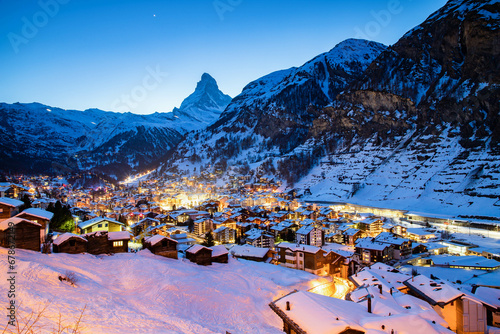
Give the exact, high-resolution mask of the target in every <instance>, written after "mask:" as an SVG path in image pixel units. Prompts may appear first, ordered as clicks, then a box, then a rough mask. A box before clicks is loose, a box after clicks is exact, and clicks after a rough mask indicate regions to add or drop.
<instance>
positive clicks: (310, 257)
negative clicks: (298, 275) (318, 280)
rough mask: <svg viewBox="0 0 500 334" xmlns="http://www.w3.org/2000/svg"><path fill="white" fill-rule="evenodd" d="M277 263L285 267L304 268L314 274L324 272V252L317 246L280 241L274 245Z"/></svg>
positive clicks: (325, 270) (325, 269)
mask: <svg viewBox="0 0 500 334" xmlns="http://www.w3.org/2000/svg"><path fill="white" fill-rule="evenodd" d="M276 250H277V252H278V254H277V255H278V264H279V265H281V266H284V267H287V268H293V269H299V270H305V271H307V272H310V273H313V274H315V275H319V274H326V272H327V270H328V268H325V254H326V252H325V251H324V250H322V249H321V248H319V247H316V246H310V245H296V244H291V243H288V242H281V243H279V244H278V245H277V246H276Z"/></svg>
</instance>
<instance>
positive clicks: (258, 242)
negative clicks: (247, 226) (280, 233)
mask: <svg viewBox="0 0 500 334" xmlns="http://www.w3.org/2000/svg"><path fill="white" fill-rule="evenodd" d="M245 243H246V244H248V245H252V246H255V247H263V248H272V247H274V236H273V235H272V234H269V233H267V232H266V231H263V230H259V229H257V228H253V229H251V230H250V231H248V232H247V233H246V237H245Z"/></svg>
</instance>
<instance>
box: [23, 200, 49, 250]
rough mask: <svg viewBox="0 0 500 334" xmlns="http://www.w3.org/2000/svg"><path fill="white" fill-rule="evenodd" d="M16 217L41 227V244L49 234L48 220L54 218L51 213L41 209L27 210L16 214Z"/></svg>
mask: <svg viewBox="0 0 500 334" xmlns="http://www.w3.org/2000/svg"><path fill="white" fill-rule="evenodd" d="M16 217H19V218H24V219H28V220H31V221H34V222H35V223H38V224H40V225H42V230H41V232H40V233H41V234H40V239H41V242H42V243H43V242H45V239H46V236H47V234H48V233H49V226H50V220H51V219H52V217H54V214H53V213H52V212H50V211H47V210H43V209H37V208H29V209H26V210H24V211H23V212H21V213H18V214H17V215H16Z"/></svg>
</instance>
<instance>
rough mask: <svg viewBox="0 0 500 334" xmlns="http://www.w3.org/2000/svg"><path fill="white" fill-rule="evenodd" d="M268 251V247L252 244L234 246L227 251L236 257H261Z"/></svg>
mask: <svg viewBox="0 0 500 334" xmlns="http://www.w3.org/2000/svg"><path fill="white" fill-rule="evenodd" d="M268 252H269V248H261V247H254V246H252V245H242V246H239V245H237V246H234V247H233V248H231V249H230V250H229V253H231V254H232V255H234V256H236V257H255V258H263V257H265V256H266V255H267V253H268Z"/></svg>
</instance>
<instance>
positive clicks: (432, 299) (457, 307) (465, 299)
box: [404, 275, 487, 334]
mask: <svg viewBox="0 0 500 334" xmlns="http://www.w3.org/2000/svg"><path fill="white" fill-rule="evenodd" d="M404 284H405V285H406V286H407V287H408V288H409V294H411V295H413V296H415V297H418V298H420V299H422V300H425V301H426V302H428V303H429V304H430V305H431V306H432V307H433V309H434V310H435V311H436V312H437V313H438V314H439V315H440V316H441V317H442V318H443V319H444V320H445V321H446V322H447V323H448V325H449V326H450V329H451V330H452V331H454V332H456V333H459V334H475V333H487V314H486V308H485V306H484V305H483V303H482V302H481V301H480V300H478V299H477V298H474V297H473V296H472V295H468V294H465V293H464V292H463V291H460V290H458V289H456V288H454V287H452V286H451V285H448V284H447V283H445V282H443V281H439V280H432V279H430V278H428V277H427V276H425V275H417V276H415V277H412V278H410V279H408V280H406V281H405V282H404Z"/></svg>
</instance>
